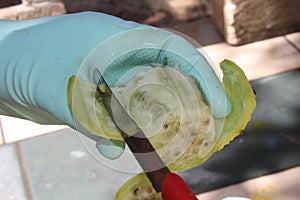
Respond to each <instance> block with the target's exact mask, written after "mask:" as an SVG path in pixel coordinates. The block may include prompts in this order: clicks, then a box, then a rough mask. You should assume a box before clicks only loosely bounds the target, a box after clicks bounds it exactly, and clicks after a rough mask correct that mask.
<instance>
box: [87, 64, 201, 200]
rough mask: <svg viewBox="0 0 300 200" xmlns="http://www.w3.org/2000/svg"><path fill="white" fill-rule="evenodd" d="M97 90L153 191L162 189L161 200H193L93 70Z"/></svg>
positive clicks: (98, 74)
mask: <svg viewBox="0 0 300 200" xmlns="http://www.w3.org/2000/svg"><path fill="white" fill-rule="evenodd" d="M93 79H94V83H95V84H96V85H97V89H96V90H97V93H98V95H99V96H100V98H102V101H103V104H104V106H105V108H106V109H107V111H108V113H109V114H110V116H111V118H112V119H113V121H114V123H115V124H116V126H117V127H118V129H119V130H120V132H121V135H122V137H123V139H124V141H125V142H126V144H127V145H128V147H129V149H130V150H131V152H132V153H133V155H134V157H135V159H136V160H137V162H138V163H139V165H140V166H141V168H142V169H143V171H144V172H145V174H146V175H147V177H148V179H149V180H150V182H151V183H152V186H153V188H154V189H155V191H156V192H162V197H163V199H164V200H171V199H172V200H176V199H178V200H179V199H180V200H196V199H197V198H196V197H195V195H194V194H193V192H192V191H191V189H190V188H189V187H188V186H187V185H186V183H185V182H184V181H183V179H182V178H181V177H180V176H178V175H177V174H175V173H171V171H170V169H169V168H168V167H167V166H166V165H165V163H164V162H163V160H162V159H161V158H160V156H159V155H158V153H157V152H156V151H155V149H154V147H153V146H152V144H151V143H150V141H149V140H148V139H147V137H146V135H145V134H144V132H143V131H142V129H141V128H140V127H139V126H138V125H137V124H136V122H135V121H134V120H133V119H132V118H131V116H130V115H129V113H128V112H127V111H126V110H125V108H124V107H123V106H122V105H121V103H120V102H119V101H118V99H117V98H116V96H115V95H114V94H113V92H112V90H111V89H110V87H109V86H108V84H107V82H106V81H105V79H104V77H103V76H102V74H101V73H100V71H99V70H98V69H97V68H96V69H94V72H93Z"/></svg>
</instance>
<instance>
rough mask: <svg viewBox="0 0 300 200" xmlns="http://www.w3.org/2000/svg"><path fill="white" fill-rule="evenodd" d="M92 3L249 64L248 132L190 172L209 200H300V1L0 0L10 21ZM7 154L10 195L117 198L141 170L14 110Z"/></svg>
mask: <svg viewBox="0 0 300 200" xmlns="http://www.w3.org/2000/svg"><path fill="white" fill-rule="evenodd" d="M82 11H96V12H103V13H107V14H110V15H114V16H118V17H121V18H123V19H126V20H132V21H136V22H139V23H144V24H150V25H153V26H157V27H162V28H169V29H173V30H177V31H179V32H181V33H184V34H186V35H188V36H190V37H191V38H193V39H194V40H196V41H197V42H198V43H199V44H200V45H201V46H202V47H201V48H199V50H200V49H201V50H202V51H203V52H205V54H206V55H207V56H208V58H209V59H210V60H211V62H212V64H213V65H214V66H215V67H216V68H218V65H219V63H220V62H221V61H222V60H223V59H225V58H226V59H230V60H233V61H234V62H236V63H237V64H238V65H239V66H241V67H242V69H243V70H244V71H245V74H246V75H247V77H248V79H249V80H250V82H251V85H252V87H253V89H254V90H255V91H256V94H257V109H256V110H255V112H254V114H253V118H252V120H251V122H250V123H249V124H248V126H247V128H246V130H245V131H244V134H242V135H241V136H239V137H237V138H236V139H235V140H234V141H233V142H232V143H231V144H230V145H228V146H226V147H225V148H224V149H223V150H222V151H220V152H218V153H216V154H214V155H213V156H212V157H211V158H210V159H209V160H208V161H207V162H205V163H204V164H202V165H200V166H198V167H196V168H194V169H191V170H187V171H184V172H180V174H181V175H182V177H183V178H184V179H185V180H186V182H187V183H188V184H189V185H190V186H191V188H192V189H193V191H194V192H195V193H196V194H199V196H198V197H199V199H202V200H218V199H222V198H224V197H226V196H232V195H233V196H242V197H248V198H251V199H254V200H255V199H256V200H260V199H262V200H277V199H278V200H282V199H287V200H294V199H295V200H296V199H297V200H298V199H299V198H300V191H299V188H300V182H299V178H300V167H299V166H300V156H299V155H300V123H299V122H300V89H299V85H300V69H299V68H300V1H299V0H287V1H282V0H255V1H253V0H123V1H120V0H119V1H118V0H0V19H1V20H26V19H33V18H40V17H46V16H54V15H62V14H67V13H76V12H82ZM0 29H1V27H0ZM0 59H1V58H0ZM0 162H1V165H0V200H8V199H17V200H19V199H20V200H23V199H24V200H25V199H26V200H31V199H34V200H39V199H43V200H47V199H55V200H56V199H59V200H60V199H62V200H66V199H67V200H68V199H72V200H74V199H101V200H102V199H103V200H110V199H113V196H114V193H115V192H116V191H117V190H118V188H119V187H120V186H121V185H122V184H123V183H124V182H125V181H126V180H127V179H129V178H130V177H131V176H132V174H126V173H122V172H118V171H115V170H113V169H111V168H109V167H107V166H105V165H103V164H101V163H99V162H98V161H96V160H95V159H94V158H93V157H92V156H91V155H90V154H89V153H88V151H87V150H86V149H85V148H84V147H83V145H82V143H81V141H80V140H79V137H78V136H77V133H75V131H74V130H71V129H70V128H68V127H65V126H42V125H38V124H35V123H32V122H29V121H26V120H20V119H15V118H11V117H7V116H0Z"/></svg>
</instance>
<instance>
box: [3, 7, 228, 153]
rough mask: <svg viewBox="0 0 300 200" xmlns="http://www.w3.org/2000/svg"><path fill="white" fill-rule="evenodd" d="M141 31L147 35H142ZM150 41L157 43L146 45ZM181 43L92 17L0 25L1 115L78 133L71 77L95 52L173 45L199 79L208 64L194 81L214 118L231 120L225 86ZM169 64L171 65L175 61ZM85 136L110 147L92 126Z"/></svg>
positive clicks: (169, 35) (164, 34)
mask: <svg viewBox="0 0 300 200" xmlns="http://www.w3.org/2000/svg"><path fill="white" fill-rule="evenodd" d="M139 31H142V32H143V33H144V34H145V35H139ZM116 38H117V39H116ZM148 38H151V39H150V40H151V42H152V43H151V42H148V43H147V40H148ZM178 39H179V40H180V39H181V38H180V37H179V36H176V37H175V36H174V34H172V33H169V32H166V31H164V30H160V29H157V28H153V27H149V26H145V25H140V24H137V23H134V22H128V21H124V20H122V19H119V18H116V17H113V16H109V15H105V14H100V13H93V12H85V13H78V14H70V15H63V16H56V17H47V18H40V19H33V20H26V21H0V114H2V115H8V116H13V117H19V118H23V119H28V120H31V121H34V122H37V123H40V124H65V125H69V126H70V127H72V128H75V129H78V127H77V126H76V125H75V123H76V119H74V116H73V115H72V112H71V110H70V108H69V105H68V99H67V87H68V81H69V78H70V77H71V76H72V75H76V74H77V73H78V70H79V68H80V66H81V64H82V62H83V61H84V60H86V59H87V57H88V55H89V54H91V52H93V51H92V50H93V49H97V52H99V49H101V48H102V47H101V45H102V44H103V43H106V44H107V43H109V44H110V45H109V46H110V47H111V48H112V49H113V47H116V48H118V46H119V45H120V43H122V41H123V42H124V43H126V42H127V43H128V44H129V45H131V47H130V48H133V49H134V48H135V45H137V47H136V48H140V47H139V46H138V44H139V43H143V45H148V46H149V47H151V46H153V45H154V46H155V44H153V43H155V42H157V43H159V45H158V46H157V47H155V48H163V49H166V48H167V47H168V46H172V45H173V46H172V48H173V49H174V51H176V53H177V54H180V55H183V57H184V58H186V59H187V60H188V62H189V63H190V64H191V66H190V67H186V68H185V69H183V70H184V71H186V72H187V73H188V74H197V73H194V72H195V69H194V68H193V66H192V65H193V64H194V63H198V64H199V63H200V64H201V65H203V66H202V68H201V69H200V70H202V71H201V72H199V73H200V75H198V76H196V77H195V78H196V79H197V80H198V81H199V83H200V84H201V85H202V87H203V88H204V93H205V95H206V97H207V99H208V101H209V102H210V104H211V107H212V110H213V114H214V115H215V117H224V116H226V115H227V114H228V112H229V110H230V108H228V107H230V103H228V100H227V98H226V95H225V92H224V90H223V88H222V86H221V84H220V83H218V81H217V80H211V77H213V76H211V74H212V73H214V72H213V70H211V69H210V66H209V64H208V63H207V62H206V61H205V60H204V58H201V56H200V57H199V53H198V52H197V51H196V50H195V49H194V48H193V47H192V46H191V45H190V44H188V43H185V41H181V43H179V44H184V45H182V46H178V44H177V43H176V41H177V40H178ZM150 43H151V44H150ZM123 46H124V45H123ZM96 47H98V48H96ZM103 48H105V45H104V46H103ZM118 51H119V52H117V51H115V52H111V53H113V54H115V55H114V56H115V57H116V58H117V56H118V53H119V54H120V55H121V54H122V53H123V52H122V49H118ZM109 53H110V52H108V54H109ZM150 54H151V53H150ZM105 56H106V55H101V52H100V54H99V53H98V54H97V57H98V61H95V53H94V54H93V55H92V56H91V57H93V58H91V59H92V60H93V62H99V64H101V59H102V58H103V59H104V58H105ZM150 56H151V55H150ZM160 56H161V53H160V54H157V52H156V53H153V55H152V57H154V59H157V60H160V61H159V62H165V61H166V60H165V57H163V58H162V57H160ZM187 57H188V58H187ZM169 60H171V61H172V58H170V59H169ZM140 62H142V61H140ZM174 62H175V61H174ZM93 64H97V63H93ZM111 78H112V79H113V78H114V77H113V76H111ZM211 96H214V97H215V98H211ZM224 97H225V98H224ZM228 105H229V106H228ZM224 108H225V111H224ZM79 123H80V122H79ZM80 131H81V132H83V133H84V134H85V135H86V136H88V137H90V138H91V139H93V140H95V141H96V142H97V141H99V140H100V141H104V143H105V139H104V138H101V137H99V136H97V135H95V134H94V133H93V132H92V131H91V130H89V127H83V128H82V129H81V130H80ZM104 154H105V153H104Z"/></svg>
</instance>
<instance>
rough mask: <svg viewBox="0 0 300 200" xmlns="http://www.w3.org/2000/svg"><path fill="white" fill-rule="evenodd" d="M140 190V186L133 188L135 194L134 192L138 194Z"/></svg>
mask: <svg viewBox="0 0 300 200" xmlns="http://www.w3.org/2000/svg"><path fill="white" fill-rule="evenodd" d="M139 190H140V188H135V189H134V190H133V194H134V195H135V196H136V195H138V192H139Z"/></svg>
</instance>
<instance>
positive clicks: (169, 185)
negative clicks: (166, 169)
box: [162, 173, 197, 200]
mask: <svg viewBox="0 0 300 200" xmlns="http://www.w3.org/2000/svg"><path fill="white" fill-rule="evenodd" d="M162 199H163V200H197V197H196V196H195V195H194V193H193V192H192V190H191V189H190V188H189V186H188V185H187V184H186V183H185V182H184V180H183V179H182V178H181V177H180V176H179V175H177V174H174V173H169V174H168V175H167V176H166V178H165V180H164V183H163V187H162Z"/></svg>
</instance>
